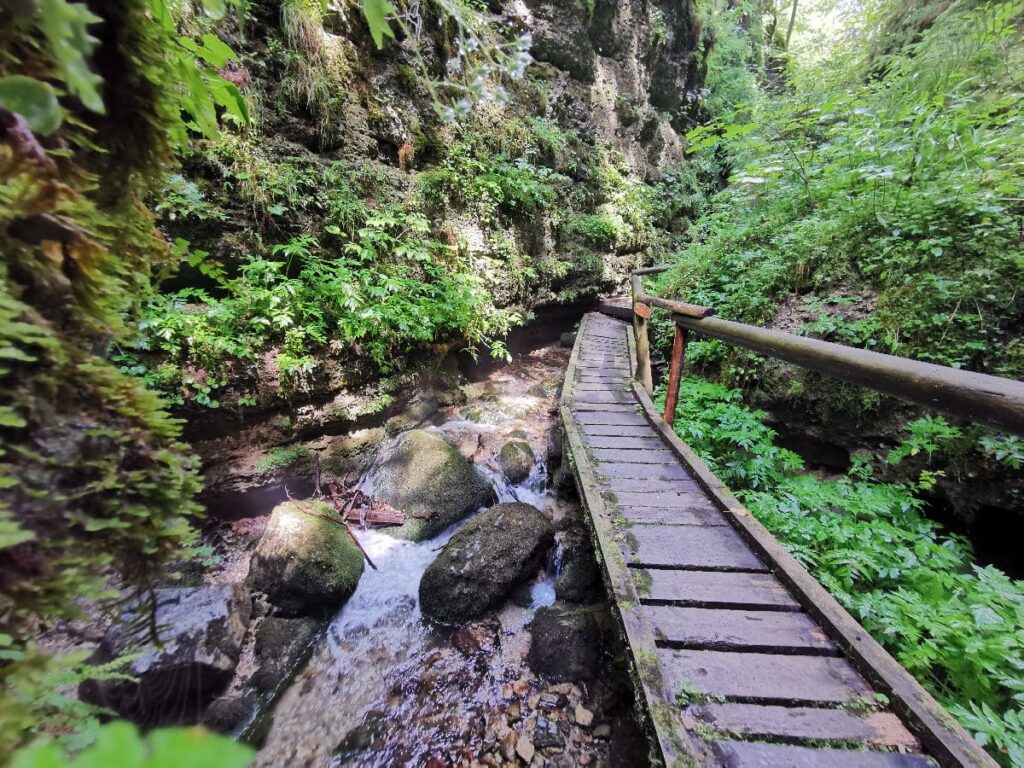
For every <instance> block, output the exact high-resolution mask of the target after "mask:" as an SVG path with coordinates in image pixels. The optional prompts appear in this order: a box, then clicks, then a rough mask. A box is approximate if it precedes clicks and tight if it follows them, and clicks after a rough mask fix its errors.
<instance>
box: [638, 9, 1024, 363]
mask: <svg viewBox="0 0 1024 768" xmlns="http://www.w3.org/2000/svg"><path fill="white" fill-rule="evenodd" d="M939 10H942V9H936V14H937V18H936V19H935V21H934V23H933V24H932V25H931V26H930V27H929V28H927V29H926V30H924V31H923V32H922V33H921V34H920V36H919V39H918V40H917V41H916V42H914V43H913V44H909V45H908V46H907V47H906V48H904V49H901V50H900V51H899V52H898V54H894V55H892V56H881V55H880V54H877V53H871V52H870V51H869V50H865V48H867V47H869V46H870V44H871V41H872V40H873V39H875V38H874V34H873V33H872V29H871V28H869V27H866V28H865V30H864V34H863V35H861V36H859V37H858V36H856V35H854V36H851V37H850V38H844V40H843V41H842V44H840V43H838V42H837V44H836V46H835V51H834V52H833V54H832V55H831V56H830V57H829V58H827V59H825V60H822V61H818V62H805V61H799V60H796V59H794V60H792V61H791V67H790V70H789V71H788V72H787V75H786V77H787V86H788V88H787V89H786V90H785V91H780V90H772V89H766V90H765V91H764V93H762V94H761V95H760V96H759V97H758V98H756V99H754V100H753V102H751V103H750V104H748V105H747V106H746V107H745V108H744V109H742V110H733V111H726V112H723V113H720V114H718V115H716V116H715V117H716V119H715V120H714V121H712V122H711V123H709V124H708V125H706V126H702V127H700V128H699V129H697V130H695V131H692V132H691V134H690V150H691V152H693V153H694V158H695V159H696V160H697V161H698V162H702V163H704V164H705V165H711V166H714V165H715V164H717V165H718V166H719V167H720V168H721V170H722V173H723V174H724V175H725V176H729V177H730V181H731V183H730V184H729V186H727V187H726V188H725V189H724V190H722V191H721V192H719V193H718V194H717V195H713V196H710V197H709V199H708V200H707V201H706V207H705V208H704V209H703V214H702V216H701V217H700V218H699V219H698V220H697V221H696V222H695V223H694V225H693V226H692V227H691V230H690V233H689V234H690V237H691V239H692V241H691V243H690V244H689V245H688V246H687V247H686V248H685V249H684V250H682V251H681V252H680V253H679V254H677V256H676V257H675V258H674V262H675V269H674V270H673V271H672V272H671V273H669V274H668V275H666V276H664V277H663V278H662V279H661V280H660V281H659V285H658V290H657V291H656V292H657V293H658V295H666V296H678V297H681V298H683V299H684V300H685V301H690V302H694V303H698V304H705V305H708V306H712V307H714V308H715V309H716V310H717V312H718V314H719V316H721V317H724V318H728V319H730V320H738V321H743V322H749V323H754V324H759V325H763V324H770V323H775V324H780V325H783V326H785V327H786V328H787V329H789V328H790V327H792V328H793V330H794V331H795V332H797V333H800V334H803V335H808V336H815V337H818V338H825V339H828V340H832V341H838V342H841V343H845V344H852V345H855V346H860V347H866V348H871V349H875V350H878V351H881V352H887V353H890V354H897V355H902V356H906V357H913V358H916V359H919V360H926V361H930V362H936V363H940V364H943V365H948V366H953V367H957V368H967V369H971V370H978V371H984V372H988V373H992V374H995V375H999V376H1006V377H1010V378H1020V377H1021V376H1022V375H1024V342H1022V339H1021V336H1020V333H1019V329H1020V323H1021V318H1022V316H1024V297H1022V294H1021V292H1020V291H1019V290H1018V288H1019V286H1020V284H1021V281H1022V279H1024V240H1022V239H1021V236H1020V220H1021V216H1022V214H1024V195H1022V194H1021V190H1022V189H1024V171H1022V168H1024V144H1022V142H1021V141H1020V137H1021V131H1022V128H1024V100H1022V99H1021V98H1020V96H1021V91H1022V88H1024V78H1022V75H1021V73H1022V72H1024V58H1022V57H1024V45H1022V37H1021V35H1022V33H1021V30H1022V29H1024V26H1022V24H1021V20H1022V18H1024V4H1022V3H1020V2H1018V1H1016V0H1008V1H1004V2H993V3H966V2H956V3H951V4H948V8H945V10H943V12H942V13H941V14H939V13H938V11H939ZM890 13H891V15H892V16H893V19H894V20H895V22H898V21H899V19H900V13H901V11H897V10H895V9H891V10H890ZM895 22H894V23H895ZM865 23H867V22H865ZM881 26H882V28H883V29H884V28H885V24H882V25H881ZM851 40H852V42H851ZM697 351H698V352H699V357H700V358H702V360H703V361H707V362H709V363H714V364H723V363H726V362H727V360H728V359H730V355H732V354H733V353H731V352H729V351H728V348H727V347H726V346H724V345H721V344H719V343H717V342H708V343H702V344H701V345H700V347H699V349H698V350H697ZM757 364H758V363H754V365H757Z"/></svg>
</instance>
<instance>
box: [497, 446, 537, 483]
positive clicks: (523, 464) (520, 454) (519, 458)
mask: <svg viewBox="0 0 1024 768" xmlns="http://www.w3.org/2000/svg"><path fill="white" fill-rule="evenodd" d="M534 460H535V457H534V455H533V449H532V448H531V447H530V444H529V443H528V442H526V441H525V440H509V441H508V442H507V443H505V444H504V445H503V446H501V452H500V453H499V454H498V463H499V464H500V465H501V473H502V474H503V475H505V478H506V479H507V480H508V481H509V482H510V483H512V484H513V485H515V484H516V483H521V482H523V480H525V479H526V478H527V477H528V476H529V474H530V470H531V469H533V462H534Z"/></svg>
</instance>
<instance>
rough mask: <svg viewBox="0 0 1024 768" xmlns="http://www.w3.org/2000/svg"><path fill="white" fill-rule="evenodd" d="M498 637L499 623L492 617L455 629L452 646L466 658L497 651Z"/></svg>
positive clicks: (499, 632)
mask: <svg viewBox="0 0 1024 768" xmlns="http://www.w3.org/2000/svg"><path fill="white" fill-rule="evenodd" d="M500 637H501V622H500V621H498V619H497V617H494V616H492V617H490V618H487V619H483V620H481V621H474V622H473V623H472V624H468V625H467V626H465V627H462V628H460V629H457V630H456V631H455V632H454V634H452V645H454V646H455V647H456V648H458V649H459V650H460V651H461V652H462V653H464V654H465V655H466V656H474V655H476V654H478V653H492V652H493V651H495V650H497V649H498V646H499V645H500V642H501V641H500Z"/></svg>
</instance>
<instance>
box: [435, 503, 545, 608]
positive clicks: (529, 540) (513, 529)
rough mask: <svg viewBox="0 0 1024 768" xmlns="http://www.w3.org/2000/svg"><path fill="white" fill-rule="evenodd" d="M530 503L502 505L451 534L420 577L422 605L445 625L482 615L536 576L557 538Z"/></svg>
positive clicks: (541, 513)
mask: <svg viewBox="0 0 1024 768" xmlns="http://www.w3.org/2000/svg"><path fill="white" fill-rule="evenodd" d="M554 535H555V530H554V526H552V524H551V521H550V520H548V519H547V517H545V516H544V513H543V512H541V511H540V510H539V509H537V508H536V507H533V506H530V505H529V504H520V503H512V504H498V505H497V506H495V507H491V508H490V509H489V510H487V511H486V512H483V513H481V514H480V515H478V516H477V517H475V518H474V519H473V520H470V521H469V522H468V523H466V525H464V526H463V527H462V528H461V529H460V530H459V532H458V533H456V534H455V535H454V536H452V538H451V541H449V542H448V543H447V544H446V545H445V547H444V549H442V550H441V553H440V554H439V555H438V556H437V559H435V560H434V562H432V563H431V564H430V565H429V566H428V567H427V570H426V571H425V572H424V573H423V578H422V579H421V580H420V590H419V592H420V609H421V610H422V611H423V613H424V615H426V616H428V617H430V618H431V619H434V620H435V621H440V622H443V623H446V624H461V623H464V622H466V621H469V620H471V619H475V618H478V617H480V616H483V615H484V614H485V613H487V611H489V610H491V609H492V608H494V607H496V606H497V605H498V604H499V603H501V602H502V601H503V600H504V599H505V598H507V597H508V596H509V595H510V594H512V593H513V592H514V591H515V589H516V587H518V586H519V585H520V584H522V583H523V582H524V581H526V580H527V579H528V578H530V577H531V576H533V575H534V574H535V573H536V572H537V569H538V568H540V566H541V565H542V564H543V562H544V558H545V555H546V554H547V551H548V550H549V549H550V548H551V544H552V542H553V541H554Z"/></svg>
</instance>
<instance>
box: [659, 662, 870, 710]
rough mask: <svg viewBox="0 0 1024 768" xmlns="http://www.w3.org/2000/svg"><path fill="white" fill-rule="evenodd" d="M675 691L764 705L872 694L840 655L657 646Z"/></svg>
mask: <svg viewBox="0 0 1024 768" xmlns="http://www.w3.org/2000/svg"><path fill="white" fill-rule="evenodd" d="M657 653H658V659H659V662H660V663H661V664H662V666H663V667H664V668H665V669H666V670H668V672H667V677H668V679H669V680H673V681H675V682H674V683H673V685H675V686H676V688H675V691H674V692H675V693H676V694H678V693H683V694H684V698H685V697H686V696H687V695H691V694H694V693H696V694H704V695H707V696H716V697H717V696H724V697H725V698H726V699H731V700H734V701H738V702H741V703H742V702H747V703H755V702H761V703H766V704H795V705H800V704H812V705H813V704H847V703H850V702H854V701H858V700H864V699H866V698H868V697H871V695H872V690H871V686H869V685H868V684H867V682H865V680H864V678H862V677H861V676H860V675H858V674H857V671H856V670H855V669H854V668H853V667H851V666H850V663H849V662H848V661H846V660H845V659H839V658H835V657H832V656H792V655H785V654H768V653H733V652H729V651H688V650H678V649H673V648H659V649H658V652H657Z"/></svg>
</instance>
